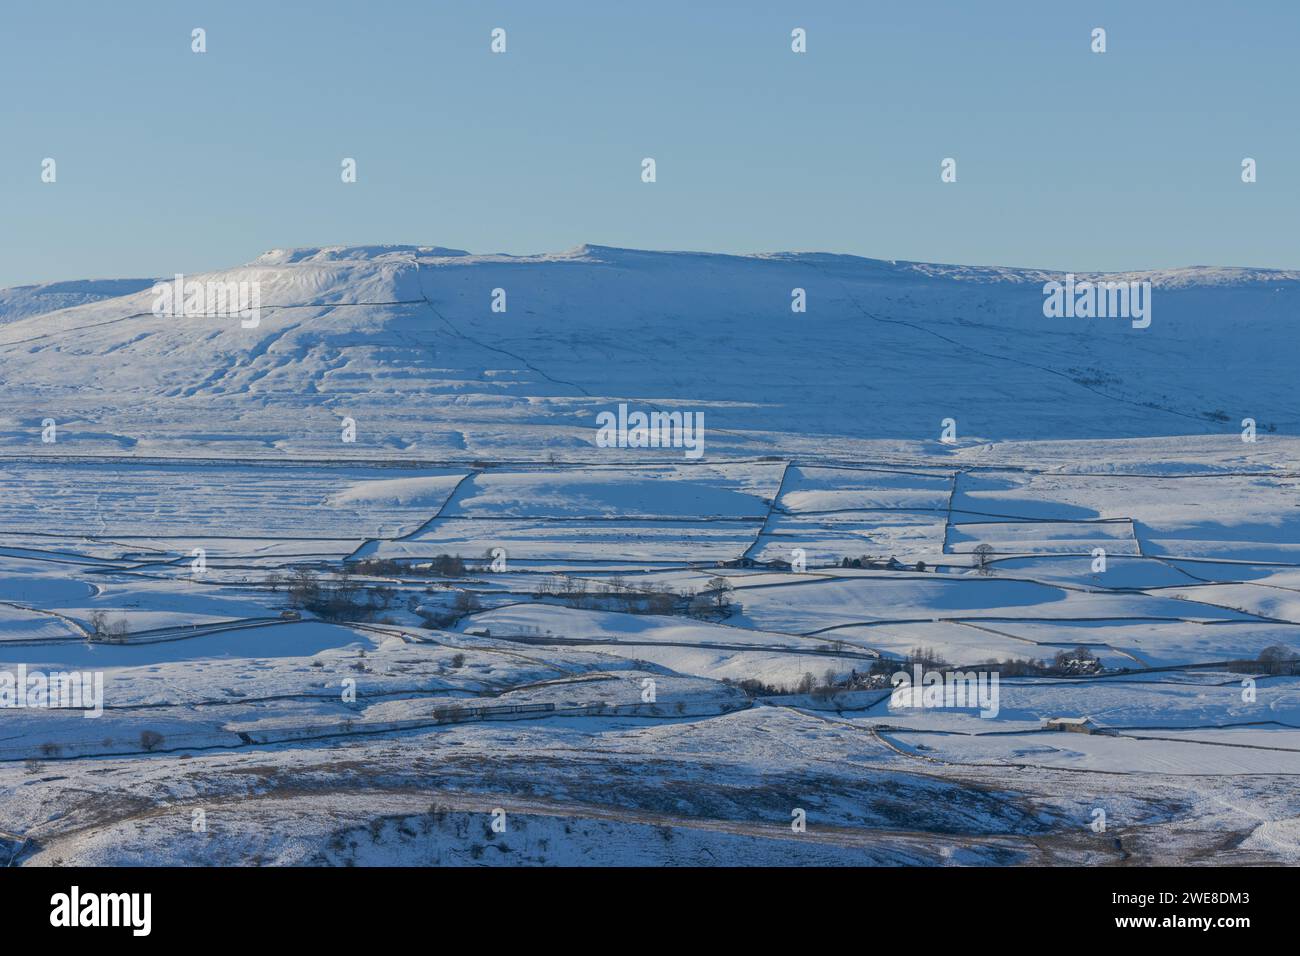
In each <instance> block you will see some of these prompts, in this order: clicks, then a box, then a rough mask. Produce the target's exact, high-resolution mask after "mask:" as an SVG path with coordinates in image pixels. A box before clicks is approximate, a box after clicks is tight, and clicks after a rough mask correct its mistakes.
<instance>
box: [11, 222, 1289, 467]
mask: <svg viewBox="0 0 1300 956" xmlns="http://www.w3.org/2000/svg"><path fill="white" fill-rule="evenodd" d="M187 278H189V279H192V280H198V281H205V282H206V281H220V282H256V283H258V284H259V289H260V300H261V307H262V312H261V317H260V322H259V323H258V324H257V326H256V327H255V328H246V327H244V326H245V325H248V324H250V323H248V322H246V321H245V322H241V321H240V319H239V318H234V317H173V316H166V315H164V316H158V315H155V314H153V311H152V309H153V303H154V295H153V292H152V291H151V289H150V288H148V287H147V286H145V287H143V288H142V287H141V286H142V283H141V282H140V281H138V280H122V283H123V285H122V287H121V288H113V287H111V286H110V285H109V284H106V283H71V284H62V286H67V288H68V290H69V291H67V292H60V293H58V294H72V292H71V290H75V289H83V290H84V291H83V292H82V293H81V294H84V295H91V294H112V293H113V292H120V291H124V290H125V291H127V292H128V294H125V295H119V296H117V297H114V298H107V299H100V300H98V301H90V302H85V303H83V304H78V305H75V306H73V307H71V308H64V309H61V310H60V311H55V312H46V313H45V314H41V315H28V316H27V317H22V310H23V309H24V308H26V309H27V311H28V312H30V311H31V307H30V306H29V305H24V303H25V302H30V301H32V300H34V299H36V298H40V299H42V300H44V301H48V300H49V296H51V295H54V294H56V293H55V291H54V290H55V288H56V287H54V286H46V287H37V288H40V289H45V290H48V291H46V292H42V293H40V294H39V295H38V294H37V293H35V292H31V291H30V289H31V288H33V287H25V288H26V289H27V290H28V291H26V292H24V290H22V289H19V290H8V291H7V292H5V293H0V302H4V303H15V304H12V305H7V306H0V316H4V317H5V318H9V319H10V321H8V322H7V324H4V325H3V327H0V370H2V371H0V378H2V381H0V449H3V450H4V451H6V452H10V453H13V452H18V451H21V450H25V449H28V448H30V446H31V444H32V443H33V442H34V441H36V442H39V430H40V423H41V421H42V420H44V419H46V418H54V419H55V420H56V421H57V422H59V423H60V426H61V432H60V436H59V448H58V450H59V451H65V452H68V453H71V452H73V451H81V452H104V451H121V450H125V449H131V450H133V451H134V452H135V453H144V452H148V451H151V450H156V451H160V452H161V451H174V450H177V449H179V448H181V447H191V448H192V447H194V446H195V444H196V443H198V444H201V445H202V446H203V448H204V450H205V452H206V453H209V454H215V453H221V454H226V453H229V454H257V455H265V454H274V453H277V452H290V453H295V454H320V453H325V452H328V453H329V454H331V455H334V454H348V455H357V456H362V455H368V456H371V457H373V456H375V455H377V454H383V455H390V454H401V455H403V456H406V457H412V458H420V457H431V458H446V457H456V458H470V457H472V456H475V455H483V456H493V455H506V454H510V455H515V456H519V457H536V458H541V457H545V456H546V455H548V454H557V455H559V456H562V457H565V458H583V457H592V456H594V455H595V454H596V453H598V452H600V453H604V452H607V451H610V450H605V449H597V448H595V447H594V445H593V436H594V434H595V431H596V428H595V426H596V416H597V414H598V413H599V412H601V411H604V410H609V409H613V408H614V407H615V406H616V405H617V403H619V402H627V403H629V405H630V406H632V407H635V408H643V409H646V410H648V409H650V408H671V409H678V410H682V411H696V412H703V413H704V416H705V426H706V430H707V449H706V451H707V453H708V454H710V455H717V454H722V453H739V454H765V453H769V452H777V451H791V450H795V449H797V450H799V451H801V452H803V453H805V454H806V453H811V452H815V451H816V450H817V449H818V448H819V447H823V446H824V445H825V443H826V442H840V443H843V442H845V441H848V442H853V441H859V440H874V439H893V440H898V439H903V440H911V441H924V442H935V441H936V440H937V439H938V437H939V432H940V422H941V420H942V419H944V418H949V417H951V418H954V419H956V420H957V434H958V439H959V440H960V441H961V442H963V443H965V442H966V440H968V439H972V438H975V437H978V438H984V439H993V440H1054V439H1078V438H1139V437H1146V436H1156V435H1200V434H1223V435H1234V434H1236V433H1237V432H1238V431H1239V430H1240V424H1239V423H1240V421H1241V420H1242V419H1243V418H1247V417H1249V418H1254V419H1255V420H1256V421H1257V422H1258V424H1259V428H1260V430H1261V433H1263V434H1268V433H1269V429H1270V428H1272V429H1275V430H1276V431H1277V432H1280V433H1288V434H1293V433H1294V432H1295V430H1296V429H1297V427H1300V405H1298V404H1297V403H1296V402H1295V400H1294V386H1293V383H1294V369H1295V362H1296V359H1297V356H1298V355H1300V326H1298V325H1297V321H1298V319H1297V317H1298V315H1300V273H1297V272H1276V271H1268V270H1258V269H1224V268H1189V269H1182V270H1165V271H1160V272H1151V273H1132V274H1125V275H1123V276H1115V277H1111V278H1114V279H1116V280H1123V281H1138V282H1141V281H1150V282H1151V283H1152V286H1153V291H1152V300H1151V301H1152V309H1151V319H1152V321H1151V324H1150V327H1149V328H1145V329H1141V328H1133V327H1132V325H1131V323H1130V321H1129V320H1128V319H1123V318H1106V319H1100V318H1047V317H1045V316H1044V310H1043V301H1044V292H1043V284H1044V283H1045V282H1048V281H1052V280H1061V279H1062V276H1061V275H1060V274H1056V273H1048V272H1044V271H1042V270H1023V269H1004V268H977V267H960V266H944V265H933V264H924V263H911V262H888V261H882V260H872V259H862V258H857V257H853V256H843V255H831V254H821V253H777V254H766V255H755V256H731V255H713V254H700V253H671V252H642V251H635V250H628V249H614V248H608V247H602V246H582V247H579V248H577V249H573V250H570V251H568V252H564V253H559V254H550V255H537V256H523V257H515V256H506V255H471V254H468V253H466V252H463V251H461V250H457V249H447V248H441V247H414V246H368V247H356V248H347V247H329V248H317V249H295V250H273V251H271V252H268V253H266V254H265V255H263V256H261V257H259V258H258V259H256V260H254V261H253V262H252V263H250V264H248V265H246V266H243V267H240V268H236V269H230V270H224V271H219V272H213V273H209V274H205V275H194V276H188V277H187ZM1083 278H1084V277H1083V276H1082V275H1081V276H1079V279H1083ZM132 288H134V289H136V290H137V291H130V290H131V289H132ZM796 289H802V290H804V293H805V294H806V300H807V311H806V312H804V313H799V312H794V311H792V309H791V303H792V295H793V294H794V292H793V290H796ZM494 290H504V299H505V306H506V311H505V312H494V311H493V310H492V304H493V301H494V295H496V296H497V299H498V301H499V300H500V297H501V293H494ZM345 417H351V418H352V419H354V420H355V422H356V442H355V443H351V444H348V445H343V444H342V443H341V442H340V435H341V428H342V425H341V423H342V421H343V419H344V418H345ZM43 450H45V451H53V450H54V449H49V448H45V449H43ZM618 454H622V455H624V456H625V457H626V456H627V455H628V452H626V451H624V452H618ZM650 454H654V455H663V454H665V453H663V452H658V451H655V452H651V453H650ZM678 456H680V453H678Z"/></svg>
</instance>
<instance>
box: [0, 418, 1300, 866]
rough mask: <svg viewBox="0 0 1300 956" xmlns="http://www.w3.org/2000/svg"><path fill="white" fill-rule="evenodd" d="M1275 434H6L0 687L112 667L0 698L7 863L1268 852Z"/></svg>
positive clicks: (1049, 861) (1293, 612) (944, 860)
mask: <svg viewBox="0 0 1300 956" xmlns="http://www.w3.org/2000/svg"><path fill="white" fill-rule="evenodd" d="M1272 441H1273V444H1272V445H1271V446H1269V447H1264V446H1262V445H1261V446H1260V447H1261V448H1262V449H1263V450H1262V451H1254V450H1252V451H1251V454H1249V455H1247V454H1245V453H1242V452H1240V450H1239V447H1238V448H1233V447H1231V446H1229V445H1228V444H1227V443H1225V442H1222V441H1220V440H1215V439H1186V440H1175V439H1166V440H1153V443H1132V442H1112V443H1103V442H1075V443H1057V444H1043V445H1041V446H1032V445H1027V444H1017V445H1010V446H1000V445H983V446H973V447H972V446H968V447H963V448H958V449H952V450H945V451H944V452H943V453H942V454H936V453H934V452H933V450H930V449H925V450H916V451H915V452H914V453H911V454H909V453H907V452H906V451H905V450H904V451H901V452H900V451H899V450H898V448H897V446H896V444H895V445H893V446H891V452H890V454H888V455H882V456H881V457H880V458H879V459H867V458H861V457H857V458H854V457H851V456H847V455H846V456H843V457H821V458H807V459H805V458H782V457H767V458H764V459H762V460H758V459H734V460H707V461H701V462H692V463H684V462H682V461H681V460H680V459H677V460H672V459H667V458H657V459H654V460H653V461H645V460H638V459H634V458H629V459H628V460H626V461H617V462H605V463H602V464H598V465H594V464H591V463H590V462H580V461H548V462H526V461H513V462H508V461H501V462H491V461H476V462H474V463H457V462H443V463H440V464H436V465H434V464H427V463H426V464H416V463H410V462H344V463H336V464H331V463H327V462H319V461H318V462H297V463H283V462H278V463H277V462H263V463H258V462H253V461H226V462H221V461H206V462H201V463H195V462H187V461H184V460H181V459H175V460H162V459H158V460H151V461H143V460H136V461H132V460H129V459H115V460H113V459H85V460H76V461H73V460H61V461H57V462H56V461H43V460H39V458H37V457H30V456H29V457H23V458H10V459H5V460H3V461H2V462H0V491H3V492H4V493H0V675H3V674H6V673H7V674H14V675H17V674H19V673H23V674H27V675H30V674H40V675H49V674H54V673H62V672H71V671H75V672H78V673H79V674H80V673H85V674H88V675H100V676H101V677H102V681H103V685H102V687H103V690H102V698H101V699H100V700H99V701H98V708H99V709H101V710H102V712H101V713H99V714H98V715H96V716H94V717H93V718H88V716H87V712H85V711H83V710H78V709H72V708H56V709H49V708H43V707H38V706H4V707H0V857H3V858H4V859H6V860H8V862H9V863H10V864H11V865H59V864H68V865H70V864H91V865H113V864H136V863H139V864H165V865H172V864H177V865H180V864H214V865H236V864H319V865H352V864H357V865H370V864H398V865H528V864H563V865H569V864H595V865H629V864H650V865H712V864H797V865H863V864H872V865H909V864H923V865H938V864H957V865H987V864H1029V865H1053V864H1067V863H1089V864H1105V865H1120V864H1123V865H1144V864H1162V863H1164V864H1167V863H1174V864H1193V865H1217V864H1228V863H1249V864H1255V863H1295V862H1300V798H1297V796H1296V793H1297V790H1296V787H1295V782H1296V778H1297V777H1300V676H1297V668H1296V667H1295V666H1294V664H1293V661H1294V659H1295V658H1296V656H1297V652H1300V510H1297V502H1298V501H1300V495H1298V494H1297V491H1298V490H1300V487H1298V486H1300V472H1297V470H1296V468H1295V466H1294V461H1295V457H1296V456H1295V454H1294V452H1295V450H1296V443H1293V442H1289V441H1288V440H1285V439H1273V440H1272ZM1161 442H1164V443H1165V444H1163V445H1162V444H1161ZM1216 442H1217V443H1216ZM1198 443H1199V444H1198ZM1098 549H1101V550H1102V551H1103V552H1104V554H1101V555H1100V563H1099V552H1098ZM914 663H916V664H920V665H921V666H922V668H923V669H925V670H929V671H934V672H938V673H941V674H943V673H950V672H951V671H953V670H954V669H958V670H961V671H963V672H975V673H980V674H984V675H985V676H988V675H991V674H994V673H996V675H997V678H998V682H997V685H996V699H995V700H994V701H993V703H994V706H993V707H991V708H990V707H987V706H984V707H981V706H975V705H971V704H969V702H968V705H967V706H905V705H903V704H901V703H900V701H899V700H898V699H897V698H896V697H893V696H892V695H891V690H892V685H891V678H892V676H893V674H894V673H895V672H896V671H899V670H904V671H907V672H909V673H911V672H912V665H913V664H914ZM14 702H15V701H14V698H13V696H12V694H10V696H9V697H5V690H4V684H3V677H2V676H0V703H4V704H7V705H10V704H13V703H14ZM904 703H905V702H904ZM913 703H915V702H913ZM986 703H987V702H986ZM990 711H992V712H990ZM982 713H983V715H981V714H982ZM1054 718H1067V720H1066V721H1065V726H1068V727H1070V728H1071V729H1074V730H1082V731H1085V732H1065V731H1061V730H1056V729H1053V728H1054V727H1055V726H1057V724H1053V723H1049V721H1051V720H1053V719H1054Z"/></svg>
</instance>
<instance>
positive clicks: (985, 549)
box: [975, 544, 993, 574]
mask: <svg viewBox="0 0 1300 956" xmlns="http://www.w3.org/2000/svg"><path fill="white" fill-rule="evenodd" d="M992 555H993V546H992V545H988V544H980V545H976V547H975V570H976V571H978V572H979V573H980V574H989V573H990V572H991V571H992V568H991V567H990V566H989V558H990V557H992Z"/></svg>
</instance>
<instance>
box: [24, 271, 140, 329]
mask: <svg viewBox="0 0 1300 956" xmlns="http://www.w3.org/2000/svg"><path fill="white" fill-rule="evenodd" d="M153 284H154V280H153V279H86V280H83V281H80V282H45V283H42V284H40V285H17V286H14V287H12V288H9V289H0V324H3V323H5V322H13V321H15V320H17V319H25V318H27V317H28V316H31V315H40V314H41V313H43V312H57V311H58V310H59V309H69V308H72V307H73V306H76V305H85V304H86V303H87V302H99V301H100V300H102V299H113V298H117V297H118V296H123V295H130V294H131V293H132V292H138V291H140V290H141V289H148V288H150V287H151V286H152V285H153Z"/></svg>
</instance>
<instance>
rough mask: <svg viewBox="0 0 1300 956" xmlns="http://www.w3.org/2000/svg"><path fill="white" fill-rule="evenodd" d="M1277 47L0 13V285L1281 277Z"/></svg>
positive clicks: (621, 16)
mask: <svg viewBox="0 0 1300 956" xmlns="http://www.w3.org/2000/svg"><path fill="white" fill-rule="evenodd" d="M196 26H200V27H203V28H205V29H206V30H207V42H208V52H207V53H206V54H203V55H197V54H194V53H191V52H190V31H191V29H192V28H193V27H196ZM498 26H499V27H503V28H505V29H506V30H507V32H508V45H509V50H508V52H507V53H506V54H504V55H493V54H491V53H490V52H489V50H488V44H489V32H490V30H491V29H492V28H493V27H498ZM796 26H801V27H804V28H806V29H807V31H808V52H807V53H806V54H804V55H796V54H794V53H792V52H790V30H791V29H792V28H794V27H796ZM1096 26H1101V27H1104V28H1105V29H1106V30H1107V45H1108V51H1107V52H1106V53H1105V54H1100V55H1099V54H1094V53H1092V52H1091V51H1090V49H1089V34H1090V32H1091V30H1092V28H1093V27H1096ZM1298 39H1300V4H1296V3H1294V2H1291V0H1285V2H1284V0H1273V2H1255V3H1250V4H1241V5H1230V4H1222V3H1217V4H1216V3H1209V2H1191V3H1188V2H1182V3H1175V2H1154V0H1145V2H1142V3H1132V2H1120V3H1104V2H1093V3H1064V2H1052V3H1047V2H1042V0H1036V2H990V3H987V4H986V3H978V4H977V3H969V2H926V3H889V4H886V3H871V2H865V0H854V2H804V3H765V2H761V0H754V2H745V3H740V2H708V0H695V2H677V0H654V2H642V3H636V2H631V0H621V2H617V3H615V2H610V0H605V2H565V0H555V2H547V3H540V2H536V0H529V2H515V3H482V2H469V0H461V2H437V0H422V2H399V0H371V2H366V3H360V2H338V0H320V2H310V3H309V2H306V0H302V2H298V0H283V2H277V3H266V2H247V0H220V2H216V0H213V2H176V0H167V2H156V3H154V2H124V3H113V4H108V3H104V2H102V0H93V2H64V3H59V4H42V3H26V4H21V5H19V4H14V5H10V6H8V7H7V9H6V11H5V16H4V25H3V29H2V30H0V78H2V79H3V81H4V85H5V90H6V95H5V97H4V102H3V103H2V104H0V210H3V215H2V218H0V236H3V242H4V245H3V248H4V253H5V254H4V256H3V258H2V259H0V286H7V285H13V284H18V283H23V282H34V281H45V280H52V279H66V278H81V277H89V276H94V277H104V276H152V275H169V274H171V273H174V272H177V271H186V272H189V271H200V270H203V269H208V268H219V267H224V266H230V265H235V264H238V263H241V262H245V261H247V260H249V259H251V258H253V257H254V256H256V255H258V254H259V253H260V252H262V251H264V250H265V249H268V248H273V247H277V246H301V245H328V244H340V243H346V244H368V243H381V242H392V243H424V244H437V245H447V246H456V247H459V248H465V249H469V250H471V251H475V252H497V251H500V252H511V253H530V252H543V251H558V250H562V249H566V248H569V247H572V246H575V245H578V244H580V243H583V242H591V243H598V244H603V245H620V246H632V247H640V248H658V249H698V250H707V251H728V252H760V251H776V250H801V251H814V250H816V251H834V252H846V253H854V254H858V255H866V256H874V257H879V258H898V259H923V260H930V261H940V262H960V263H971V264H1003V265H1023V266H1042V267H1051V268H1060V269H1074V270H1088V269H1124V268H1155V267H1166V266H1177V265H1254V266H1273V267H1284V268H1295V267H1300V239H1298V238H1297V227H1296V223H1297V222H1300V188H1298V184H1300V122H1297V110H1296V95H1297V90H1298V89H1300V57H1298V56H1297V53H1296V49H1297V40H1298ZM47 156H48V157H53V158H55V159H56V161H57V163H58V182H57V183H55V184H52V185H51V184H45V183H42V182H41V181H40V164H41V161H42V159H43V158H44V157H47ZM645 156H652V157H654V158H655V159H656V161H657V164H658V182H656V183H654V184H644V183H642V182H641V180H640V163H641V159H642V158H643V157H645ZM949 156H951V157H954V158H956V159H957V163H958V167H957V170H958V181H957V182H956V183H955V184H943V183H941V182H940V181H939V163H940V161H941V160H942V159H943V158H944V157H949ZM1245 156H1250V157H1253V158H1255V159H1256V160H1257V161H1258V164H1259V167H1258V168H1259V181H1258V182H1256V183H1254V184H1252V185H1245V184H1243V183H1242V182H1241V181H1240V164H1241V160H1242V158H1243V157H1245ZM343 157H354V158H356V160H357V163H358V179H359V181H358V182H357V183H355V184H349V185H345V184H343V183H341V182H340V176H339V173H340V162H341V160H342V159H343Z"/></svg>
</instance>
